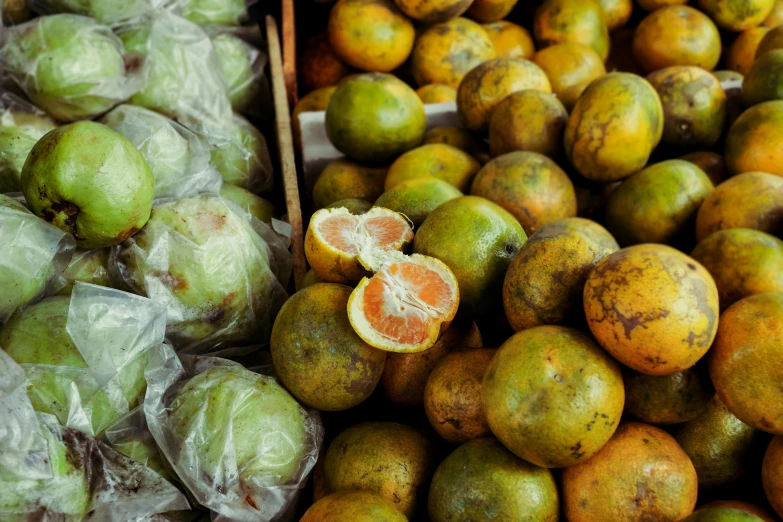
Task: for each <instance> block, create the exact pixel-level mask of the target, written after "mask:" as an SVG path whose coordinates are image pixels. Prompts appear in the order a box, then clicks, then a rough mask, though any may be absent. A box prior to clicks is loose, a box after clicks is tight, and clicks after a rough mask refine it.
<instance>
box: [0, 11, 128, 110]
mask: <svg viewBox="0 0 783 522" xmlns="http://www.w3.org/2000/svg"><path fill="white" fill-rule="evenodd" d="M0 58H2V59H3V60H4V61H5V62H6V63H7V64H8V69H9V72H10V73H11V75H12V77H14V78H15V79H16V81H17V82H18V83H20V85H21V86H22V88H23V89H24V90H25V91H26V93H27V95H28V96H29V97H30V99H31V100H32V101H33V103H35V105H37V106H38V107H40V108H42V109H44V110H45V111H46V112H48V113H49V114H50V115H52V116H53V117H55V118H56V119H58V120H62V121H74V120H79V119H85V118H91V117H94V116H97V115H98V114H101V113H103V112H106V111H107V110H109V109H110V108H111V107H112V106H113V105H115V104H116V103H117V102H118V101H120V99H119V97H121V96H122V95H123V91H124V90H127V88H126V85H125V84H126V76H125V74H126V69H125V62H124V60H123V54H122V44H121V43H120V41H119V40H118V39H117V38H116V37H115V36H114V35H112V34H111V31H110V30H109V29H108V28H107V27H105V26H101V25H99V24H98V23H97V22H96V21H95V20H92V19H91V18H87V17H84V16H78V15H71V14H58V15H51V16H43V17H40V18H36V19H34V20H32V21H31V22H29V24H25V25H23V26H17V27H15V28H14V29H12V30H11V31H10V33H9V41H8V43H7V44H6V45H5V46H4V47H3V48H2V49H0ZM99 92H100V93H101V94H98V93H99Z"/></svg>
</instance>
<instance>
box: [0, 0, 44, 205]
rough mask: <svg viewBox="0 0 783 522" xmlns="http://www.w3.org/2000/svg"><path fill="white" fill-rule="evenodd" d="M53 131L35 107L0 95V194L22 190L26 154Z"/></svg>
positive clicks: (3, 93)
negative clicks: (45, 135) (42, 137)
mask: <svg viewBox="0 0 783 522" xmlns="http://www.w3.org/2000/svg"><path fill="white" fill-rule="evenodd" d="M0 3H1V0H0ZM54 128H55V123H54V122H53V121H52V120H51V118H49V117H48V116H47V115H46V114H45V113H44V112H43V111H41V110H39V109H38V108H37V107H36V106H35V105H33V104H31V103H29V102H27V101H25V100H23V99H22V98H20V97H19V96H17V95H15V94H13V93H11V92H7V91H0V193H9V192H19V191H20V190H22V185H21V179H22V167H23V166H24V162H25V160H26V159H27V156H28V154H30V150H32V148H33V146H34V145H35V144H36V143H37V142H38V140H39V139H41V136H43V135H44V134H46V133H47V132H49V131H50V130H52V129H54Z"/></svg>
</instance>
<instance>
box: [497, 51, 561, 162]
mask: <svg viewBox="0 0 783 522" xmlns="http://www.w3.org/2000/svg"><path fill="white" fill-rule="evenodd" d="M550 49H551V48H550ZM567 121H568V111H566V109H565V107H563V104H562V103H560V101H558V99H557V98H556V97H555V96H554V95H552V94H549V93H546V92H541V91H534V90H525V91H519V92H515V93H514V94H510V95H508V96H506V97H505V98H504V99H503V101H501V102H500V103H498V104H497V106H496V107H495V108H494V109H493V110H492V115H491V117H490V119H489V150H490V153H491V154H492V157H497V156H501V155H503V154H506V153H508V152H515V151H518V150H526V151H530V152H538V153H539V154H543V155H544V156H549V157H550V158H554V157H556V156H557V154H558V153H559V152H560V149H561V147H562V143H563V131H564V130H565V125H566V122H567Z"/></svg>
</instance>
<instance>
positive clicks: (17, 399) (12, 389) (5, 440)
mask: <svg viewBox="0 0 783 522" xmlns="http://www.w3.org/2000/svg"><path fill="white" fill-rule="evenodd" d="M0 374H2V375H3V376H11V378H10V379H3V380H2V387H0V519H2V520H3V521H5V522H16V521H20V522H21V521H27V520H31V519H32V520H39V521H52V522H54V521H81V520H87V519H89V520H101V521H102V522H115V521H116V522H125V521H127V520H128V519H130V518H132V517H148V516H151V515H154V514H156V513H163V512H166V511H170V510H177V509H188V507H189V505H188V502H187V499H186V498H185V496H184V495H183V494H182V493H181V492H180V491H179V490H177V489H176V488H175V487H174V486H172V485H171V484H169V483H168V482H166V481H165V480H163V479H162V478H161V477H160V476H159V475H158V474H157V473H155V472H154V471H152V470H151V469H149V468H147V467H146V466H143V465H142V464H140V463H138V462H136V461H134V460H132V459H130V458H128V457H126V456H124V455H122V454H120V453H118V452H117V451H114V450H112V449H111V448H109V447H107V446H106V445H104V444H102V443H100V442H98V441H96V440H95V439H93V438H91V437H88V436H86V435H84V434H83V433H81V432H80V431H77V430H74V429H71V428H65V427H62V426H60V425H59V424H58V423H57V421H56V419H55V418H54V417H52V416H51V415H47V414H41V413H39V414H36V413H35V411H34V410H33V407H32V405H31V404H30V401H29V399H28V397H27V394H26V393H25V389H24V382H25V380H24V372H23V370H22V369H21V368H20V367H19V366H18V365H17V364H16V363H15V362H14V361H13V360H12V359H11V358H10V357H9V356H8V355H6V353H5V352H4V351H2V350H0Z"/></svg>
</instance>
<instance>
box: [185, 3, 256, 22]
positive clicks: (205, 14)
mask: <svg viewBox="0 0 783 522" xmlns="http://www.w3.org/2000/svg"><path fill="white" fill-rule="evenodd" d="M182 16H184V17H185V18H187V19H188V20H190V21H191V22H194V23H197V24H214V25H240V24H241V23H242V22H244V21H245V20H247V6H246V5H245V0H186V2H185V5H184V6H183V9H182Z"/></svg>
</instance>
